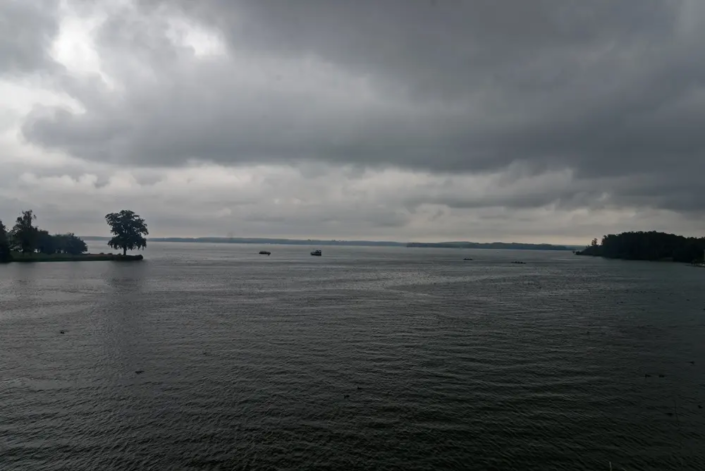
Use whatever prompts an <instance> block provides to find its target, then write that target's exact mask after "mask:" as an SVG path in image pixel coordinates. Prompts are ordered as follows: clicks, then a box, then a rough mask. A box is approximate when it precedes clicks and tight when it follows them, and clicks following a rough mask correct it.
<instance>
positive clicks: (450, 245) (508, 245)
mask: <svg viewBox="0 0 705 471" xmlns="http://www.w3.org/2000/svg"><path fill="white" fill-rule="evenodd" d="M406 246H407V247H430V248H442V249H502V250H505V249H510V250H571V249H570V248H569V247H566V246H564V245H551V244H521V243H516V242H489V243H480V242H439V243H422V242H412V243H409V244H407V245H406Z"/></svg>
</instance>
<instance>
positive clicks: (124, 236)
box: [105, 210, 149, 255]
mask: <svg viewBox="0 0 705 471" xmlns="http://www.w3.org/2000/svg"><path fill="white" fill-rule="evenodd" d="M105 220H106V221H107V222H108V225H109V226H110V232H111V233H112V234H113V235H114V236H115V237H113V238H112V239H110V240H109V241H108V245H109V246H110V247H112V248H114V249H122V254H123V255H127V251H128V250H135V249H143V248H145V247H147V239H145V238H144V236H146V235H149V231H148V230H147V223H145V222H144V219H142V218H141V217H139V216H138V215H137V214H135V213H134V212H132V211H127V210H122V211H120V212H119V213H110V214H108V215H106V216H105Z"/></svg>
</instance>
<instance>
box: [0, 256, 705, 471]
mask: <svg viewBox="0 0 705 471" xmlns="http://www.w3.org/2000/svg"><path fill="white" fill-rule="evenodd" d="M262 248H265V249H267V250H271V251H272V255H271V256H270V257H260V256H258V255H257V253H258V252H259V250H261V249H262ZM312 249H313V248H311V247H295V246H282V247H279V246H270V247H259V246H254V245H253V246H247V245H245V246H237V245H199V244H151V246H150V247H149V249H148V251H147V253H146V256H147V260H146V261H145V262H143V263H136V264H126V263H110V262H93V263H80V264H79V263H47V264H35V265H29V264H16V265H15V264H13V265H9V266H3V267H0V348H1V349H2V350H1V352H2V355H0V437H1V438H2V446H0V469H3V470H5V469H50V470H53V469H72V470H74V469H141V468H149V467H150V466H151V467H153V468H154V469H189V468H190V469H218V467H219V466H220V467H222V468H223V469H239V468H243V469H244V468H248V469H302V468H306V469H310V468H326V469H354V468H357V469H385V468H386V469H430V468H437V469H542V470H550V469H573V470H578V469H586V470H587V469H590V470H593V469H609V462H612V464H613V466H614V468H615V469H621V468H622V467H623V468H625V469H629V470H632V469H640V470H647V469H648V470H665V469H693V470H695V469H698V470H701V469H705V450H704V449H703V447H702V443H705V412H704V410H703V409H702V408H701V407H702V406H705V344H704V343H703V341H702V339H703V337H704V335H703V334H705V310H703V309H704V308H705V292H703V291H702V280H703V273H704V272H703V271H702V270H697V269H692V268H690V267H686V266H682V265H677V264H650V263H638V262H615V261H604V260H596V259H585V258H582V257H574V256H573V255H572V254H570V253H550V252H513V251H503V252H502V251H489V250H488V251H483V250H474V251H455V250H432V249H403V248H348V247H329V248H326V250H324V256H323V257H320V258H318V257H311V256H310V255H309V252H310V251H311V250H312ZM100 250H102V247H97V251H100ZM464 257H471V258H473V259H474V260H473V261H463V260H462V259H463V258H464ZM514 260H522V261H525V262H526V265H517V264H511V263H510V262H511V261H514ZM62 331H63V333H61V332H62ZM691 362H693V363H691ZM138 371H139V372H140V373H137V372H138Z"/></svg>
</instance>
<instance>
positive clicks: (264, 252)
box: [259, 250, 272, 255]
mask: <svg viewBox="0 0 705 471" xmlns="http://www.w3.org/2000/svg"><path fill="white" fill-rule="evenodd" d="M259 254H260V255H272V252H267V251H266V250H260V251H259Z"/></svg>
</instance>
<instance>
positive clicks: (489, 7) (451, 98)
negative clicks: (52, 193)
mask: <svg viewBox="0 0 705 471" xmlns="http://www.w3.org/2000/svg"><path fill="white" fill-rule="evenodd" d="M137 5H139V6H140V9H137V10H129V9H128V10H125V11H121V12H118V13H116V14H114V15H112V16H111V17H110V18H109V20H108V21H107V22H106V23H105V24H104V26H103V27H102V28H101V29H100V31H99V34H98V36H97V40H98V47H99V52H100V53H101V55H102V59H103V60H104V65H105V67H106V68H107V69H108V73H109V74H110V73H112V74H113V75H115V76H116V77H118V78H120V77H121V76H122V77H126V78H125V80H126V86H125V91H124V94H123V95H121V96H120V99H119V100H116V99H115V98H114V97H113V94H112V92H110V91H109V90H108V89H101V87H99V86H96V87H82V86H76V85H75V84H74V85H73V93H72V95H73V96H74V97H75V98H76V99H77V100H78V101H80V102H82V103H83V104H84V106H85V107H86V112H85V113H83V114H77V113H72V112H69V111H65V110H42V111H41V112H36V113H34V114H33V115H32V116H31V117H30V118H29V119H28V121H27V122H26V123H25V125H24V128H23V131H24V134H25V136H26V137H27V138H29V139H30V140H31V141H32V142H35V143H38V144H41V145H44V146H46V147H50V148H59V149H63V150H67V151H68V152H70V153H71V154H73V155H76V156H79V157H82V158H85V159H90V160H98V161H109V162H113V163H121V164H124V163H127V164H136V165H145V166H148V165H174V166H178V165H182V164H183V163H184V162H186V161H188V160H189V159H195V160H205V161H214V162H219V163H226V164H246V163H288V164H293V165H299V164H301V163H302V162H310V161H314V162H315V161H319V162H326V163H332V164H335V165H340V164H345V165H359V166H393V167H402V168H413V169H420V170H423V171H429V172H461V173H462V172H471V173H476V172H493V171H495V172H496V171H499V170H502V169H506V168H507V167H508V166H510V165H512V164H521V165H522V166H524V167H525V168H527V169H528V171H529V172H530V173H533V174H539V173H542V172H546V171H553V170H562V169H569V170H571V171H572V172H573V175H574V177H575V179H576V180H577V181H578V183H576V188H575V189H571V188H563V189H561V192H560V193H554V192H551V191H550V190H547V191H545V192H542V191H535V192H533V193H531V194H530V195H529V196H527V195H523V196H522V195H517V196H512V195H506V196H502V197H498V198H497V200H496V204H504V205H508V206H515V207H523V206H536V205H544V204H548V203H550V202H555V201H559V202H562V204H568V205H571V206H572V205H575V206H578V205H580V204H581V202H583V201H584V202H585V204H588V205H589V204H595V203H594V200H595V199H596V198H597V196H598V195H600V194H602V193H604V192H609V193H610V194H611V195H612V201H613V203H615V204H618V205H621V204H624V205H640V204H647V205H650V206H655V207H663V208H667V209H675V210H693V209H697V207H698V204H697V201H701V200H702V196H705V190H704V189H703V185H701V184H700V180H699V178H696V177H695V176H699V175H700V174H702V173H703V169H704V168H705V163H704V157H705V155H704V154H705V133H703V132H702V130H701V128H702V123H703V122H705V50H704V49H703V48H702V44H704V43H705V28H703V26H705V21H704V20H705V17H704V16H703V15H704V14H705V9H703V7H702V6H701V2H698V1H690V2H689V1H676V0H671V1H669V0H642V1H639V2H614V1H609V0H597V1H590V2H586V1H582V0H581V1H577V0H574V1H569V0H542V1H531V2H530V1H525V0H516V1H502V2H498V1H490V0H477V1H459V0H435V1H407V0H404V1H402V0H397V1H391V0H390V1H384V2H379V1H372V0H369V1H347V0H339V1H330V0H309V1H295V2H292V1H287V0H256V1H255V0H252V1H226V0H205V1H200V2H190V1H188V2H187V1H182V2H156V1H148V0H145V1H141V2H138V3H137ZM176 13H182V14H185V15H186V16H187V17H189V18H191V19H192V20H194V21H196V22H200V23H202V24H204V25H206V26H207V27H210V28H213V29H215V30H216V31H218V32H219V34H220V35H221V36H222V37H223V38H224V39H225V41H226V43H227V47H228V51H229V53H230V56H231V60H226V59H220V60H199V59H195V58H194V57H193V56H192V51H189V50H188V48H186V47H177V46H175V45H174V44H173V43H171V42H170V41H169V40H168V39H167V35H166V34H165V31H166V28H167V22H166V21H165V20H164V18H165V16H167V15H168V14H176ZM243 64H244V65H243ZM140 67H141V68H142V69H144V70H142V69H140ZM135 70H140V71H141V72H139V73H137V72H135ZM125 71H128V72H125ZM248 77H249V79H248ZM66 80H67V81H66V83H67V85H70V84H71V83H72V81H71V79H66ZM306 84H311V85H310V87H307V86H306ZM630 178H632V179H631V180H630ZM615 182H619V185H620V186H614V183H615ZM591 184H592V185H593V186H592V187H591ZM599 185H609V186H599ZM420 198H423V197H420ZM435 201H436V202H437V203H443V202H445V203H447V204H449V205H451V206H456V207H475V206H476V205H484V204H487V202H485V203H482V202H477V201H466V200H463V199H462V198H460V199H458V196H457V195H455V196H450V197H448V198H445V197H444V196H442V195H441V196H438V197H437V198H436V200H435ZM591 201H593V203H590V202H591ZM492 204H495V203H492Z"/></svg>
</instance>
